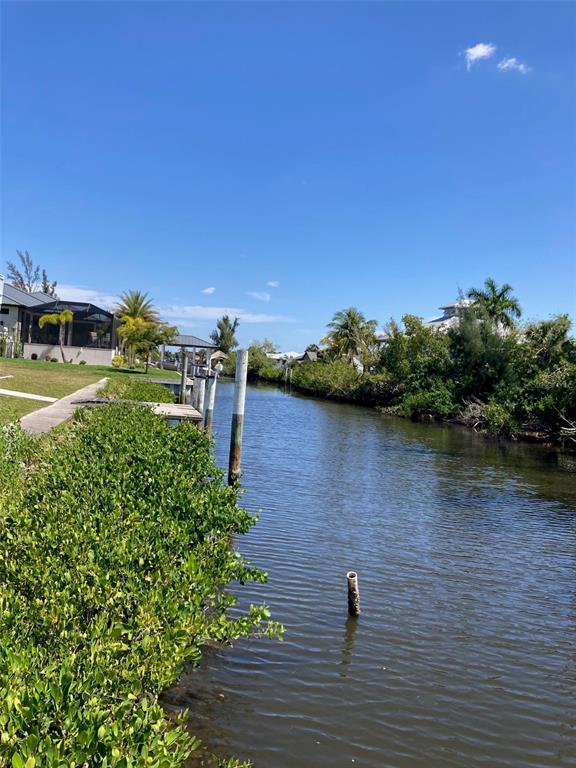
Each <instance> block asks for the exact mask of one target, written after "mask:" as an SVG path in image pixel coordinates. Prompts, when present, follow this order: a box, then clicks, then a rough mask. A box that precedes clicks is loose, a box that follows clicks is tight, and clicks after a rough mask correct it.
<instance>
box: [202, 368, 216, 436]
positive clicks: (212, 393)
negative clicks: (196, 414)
mask: <svg viewBox="0 0 576 768" xmlns="http://www.w3.org/2000/svg"><path fill="white" fill-rule="evenodd" d="M217 381H218V374H217V373H214V376H212V377H211V378H209V379H208V402H207V404H206V411H205V414H204V429H205V430H206V432H207V434H209V435H211V434H212V421H213V419H214V403H215V402H216V382H217Z"/></svg>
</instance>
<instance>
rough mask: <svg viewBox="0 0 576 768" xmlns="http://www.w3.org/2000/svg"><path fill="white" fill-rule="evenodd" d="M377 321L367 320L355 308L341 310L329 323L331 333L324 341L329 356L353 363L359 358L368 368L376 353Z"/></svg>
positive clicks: (329, 332)
mask: <svg viewBox="0 0 576 768" xmlns="http://www.w3.org/2000/svg"><path fill="white" fill-rule="evenodd" d="M376 326H377V323H376V320H366V317H365V316H364V315H363V313H362V312H360V311H359V310H357V309H356V308H355V307H349V308H348V309H341V310H340V311H339V312H336V314H335V315H334V317H333V318H332V320H331V321H330V322H329V323H328V328H329V331H328V333H327V335H326V337H325V338H324V339H323V340H322V341H323V343H324V344H326V345H327V347H328V349H327V354H328V355H329V356H331V357H332V358H334V359H339V358H343V359H345V360H348V361H349V362H352V360H353V359H354V358H358V360H360V361H361V362H362V364H363V365H364V366H365V367H367V366H369V365H371V364H372V362H373V360H374V356H375V351H376Z"/></svg>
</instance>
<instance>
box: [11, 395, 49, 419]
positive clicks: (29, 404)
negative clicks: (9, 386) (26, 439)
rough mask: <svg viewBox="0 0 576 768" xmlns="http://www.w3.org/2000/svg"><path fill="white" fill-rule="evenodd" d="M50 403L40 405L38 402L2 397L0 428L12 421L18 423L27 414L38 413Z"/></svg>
mask: <svg viewBox="0 0 576 768" xmlns="http://www.w3.org/2000/svg"><path fill="white" fill-rule="evenodd" d="M45 405H50V403H40V402H38V400H23V399H22V398H21V397H7V396H6V395H0V427H1V426H2V425H3V424H8V423H9V422H11V421H17V420H18V419H19V418H20V417H21V416H26V414H27V413H32V411H37V410H38V409H39V408H43V407H44V406H45Z"/></svg>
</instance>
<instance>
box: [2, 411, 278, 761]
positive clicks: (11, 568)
mask: <svg viewBox="0 0 576 768" xmlns="http://www.w3.org/2000/svg"><path fill="white" fill-rule="evenodd" d="M0 450H1V451H2V455H3V456H7V457H9V460H8V461H3V462H1V463H0V509H1V513H0V514H1V516H0V521H1V525H0V581H1V582H2V585H3V589H2V592H1V593H0V732H1V737H0V765H12V766H13V767H15V768H18V767H19V766H24V768H33V766H43V767H44V766H46V768H79V766H82V765H84V764H87V765H89V766H91V768H92V767H93V766H94V767H95V766H98V767H99V768H145V766H146V767H147V768H176V766H182V765H183V762H184V760H185V759H186V756H187V755H188V754H189V753H190V751H192V750H193V749H194V748H195V747H196V745H197V743H198V742H197V740H196V739H194V738H193V737H191V736H189V735H188V734H187V733H186V732H185V730H184V728H183V727H182V724H175V723H174V722H173V721H172V720H169V719H168V718H167V716H166V715H165V713H164V711H163V710H162V708H161V707H160V705H159V702H158V695H159V693H160V692H161V691H162V689H164V688H165V687H166V686H168V685H170V684H171V683H173V682H174V681H175V680H177V678H178V676H179V674H180V672H181V670H182V667H183V664H184V663H185V662H186V661H191V662H193V663H197V662H198V660H199V659H200V655H201V650H200V649H201V647H202V645H203V644H204V643H206V642H207V641H217V642H226V641H230V640H232V639H233V638H235V637H240V636H248V635H249V634H250V633H252V632H254V631H259V632H262V633H267V634H272V633H275V632H276V631H277V629H278V628H277V627H275V626H274V625H271V624H269V622H268V616H269V614H268V611H267V610H266V609H265V608H263V607H260V608H257V607H253V606H252V607H250V609H249V611H248V612H247V613H238V612H235V617H234V618H230V617H229V616H228V614H227V609H228V608H229V607H230V606H232V605H234V604H235V600H234V598H233V597H232V596H231V595H230V594H229V593H228V592H226V590H225V589H224V587H225V585H227V584H228V583H230V582H231V581H238V582H244V581H246V580H250V579H252V580H258V581H262V580H264V578H265V576H264V574H263V573H262V572H261V571H259V570H257V569H255V568H252V567H250V566H249V564H247V563H246V562H245V561H244V560H243V559H242V557H241V556H240V555H239V554H238V553H237V552H236V551H235V550H234V549H233V548H232V547H231V546H230V541H231V538H232V537H233V536H235V535H236V534H240V533H246V532H247V531H248V529H249V528H250V527H251V525H252V524H253V523H254V518H253V517H252V516H250V515H249V514H248V512H246V511H244V510H241V509H239V508H238V507H237V504H236V492H235V490H234V489H231V488H228V487H227V486H226V485H225V484H224V482H223V477H222V473H221V471H220V470H219V469H217V468H216V466H215V465H214V461H213V459H212V456H211V454H210V449H209V440H208V438H207V437H206V435H205V434H204V433H202V432H201V431H199V430H198V429H196V428H195V427H193V426H191V425H189V424H182V425H181V426H179V427H171V426H169V425H168V424H167V423H166V422H165V421H164V419H162V418H160V417H158V416H154V414H152V413H151V412H150V411H149V410H147V409H145V408H142V407H141V406H130V405H122V404H112V405H110V406H108V407H105V408H98V409H86V410H83V411H80V412H78V418H77V421H76V423H75V424H73V425H67V426H66V427H64V428H62V429H60V430H58V432H57V433H53V434H50V435H48V436H45V437H43V438H40V439H38V440H32V439H31V438H29V437H26V436H24V435H22V433H21V432H20V430H18V429H17V428H8V429H5V430H2V432H0Z"/></svg>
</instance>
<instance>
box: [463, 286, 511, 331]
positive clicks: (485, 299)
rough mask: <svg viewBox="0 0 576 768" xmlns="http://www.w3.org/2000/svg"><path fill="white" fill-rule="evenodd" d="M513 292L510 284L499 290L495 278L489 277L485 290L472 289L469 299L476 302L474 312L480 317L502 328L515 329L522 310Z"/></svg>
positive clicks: (469, 292)
mask: <svg viewBox="0 0 576 768" xmlns="http://www.w3.org/2000/svg"><path fill="white" fill-rule="evenodd" d="M512 291H513V288H512V286H511V285H509V284H508V283H505V284H504V285H502V286H501V287H500V288H499V287H498V285H497V283H496V281H495V280H494V278H492V277H487V278H486V280H485V281H484V288H483V289H481V288H471V289H470V290H469V291H468V298H469V299H472V301H473V302H474V305H473V311H474V312H475V313H476V314H477V316H478V317H480V318H487V319H488V320H490V321H491V322H492V323H494V324H496V325H497V326H499V327H501V328H513V327H514V320H515V319H517V318H519V317H520V316H521V314H522V310H521V309H520V304H519V303H518V299H516V298H515V297H514V296H512Z"/></svg>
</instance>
